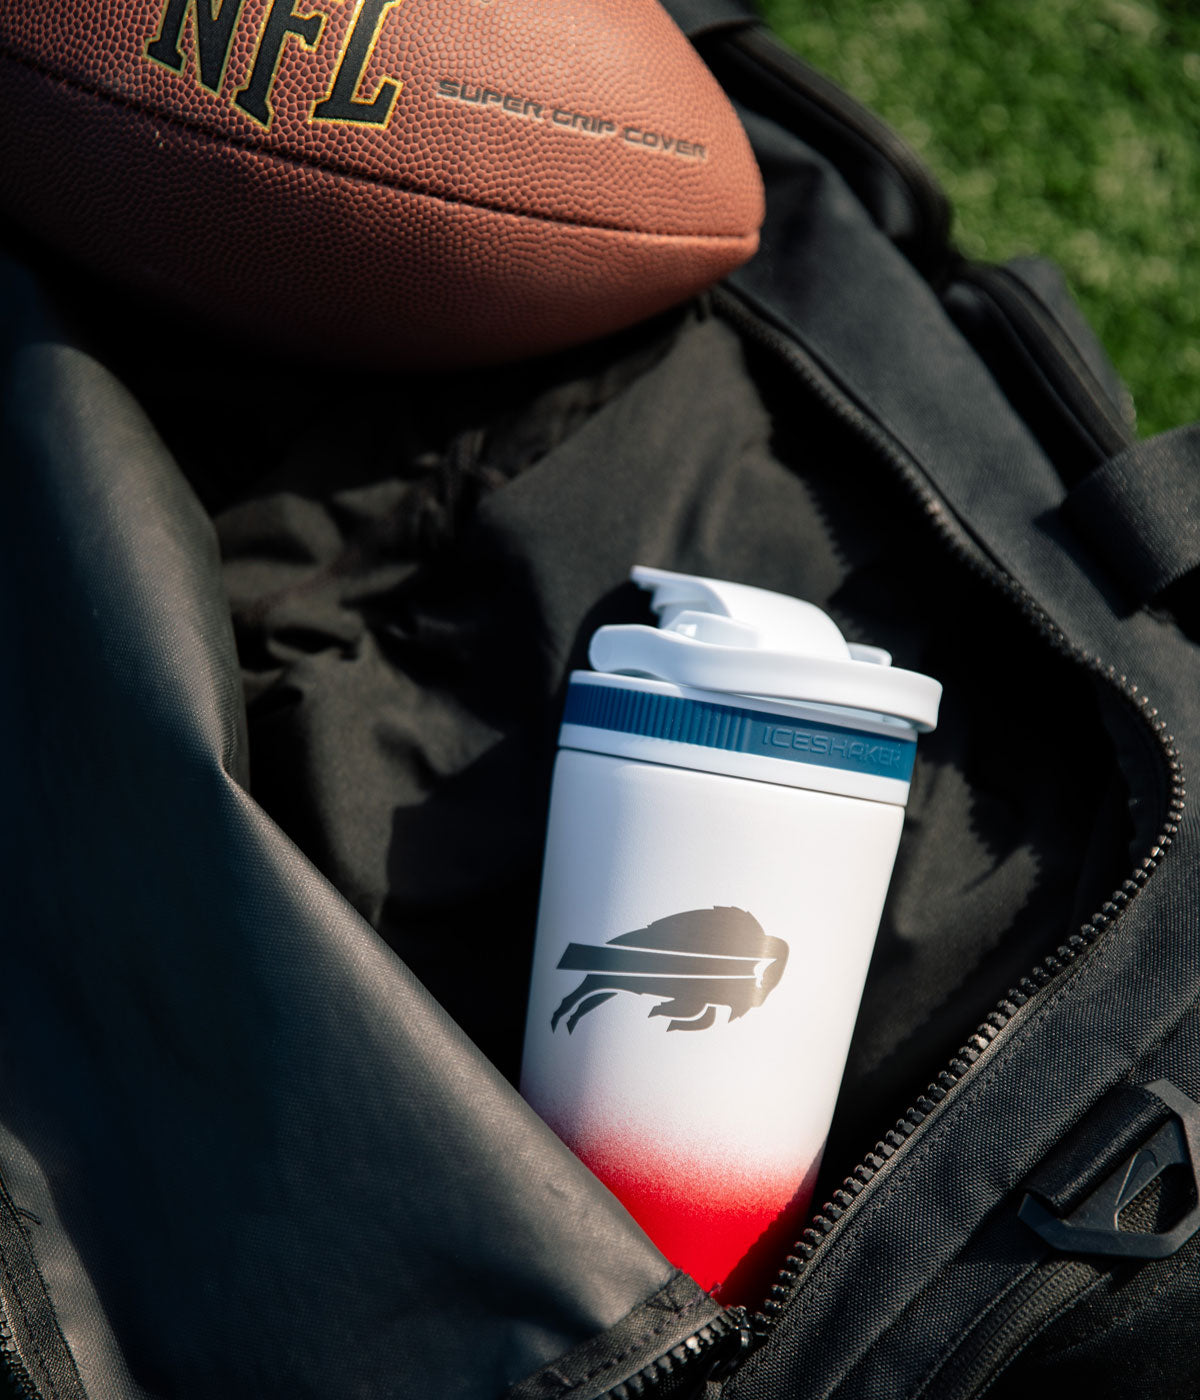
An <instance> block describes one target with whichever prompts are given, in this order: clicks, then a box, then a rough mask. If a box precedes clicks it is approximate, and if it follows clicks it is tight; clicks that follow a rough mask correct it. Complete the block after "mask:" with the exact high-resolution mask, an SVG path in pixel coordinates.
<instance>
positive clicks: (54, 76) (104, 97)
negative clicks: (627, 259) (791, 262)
mask: <svg viewBox="0 0 1200 1400" xmlns="http://www.w3.org/2000/svg"><path fill="white" fill-rule="evenodd" d="M0 59H8V60H9V61H10V62H13V63H17V64H19V65H21V66H22V67H24V68H28V69H29V70H30V71H31V72H34V73H37V74H38V75H39V76H41V77H43V78H48V79H50V81H51V82H55V83H61V84H62V86H63V87H66V88H74V89H75V90H76V91H77V92H81V93H84V94H86V95H87V96H88V97H94V98H96V99H97V100H99V101H101V102H108V103H111V104H112V105H113V106H114V107H124V108H125V109H126V110H128V111H131V112H134V113H136V114H137V115H138V116H140V117H144V118H146V119H148V120H151V121H157V122H162V123H163V124H164V125H166V126H172V127H178V128H179V129H180V130H182V131H185V132H187V133H188V134H189V135H191V136H195V137H199V138H200V139H202V140H205V141H208V142H211V143H213V144H215V145H228V146H232V147H234V148H235V149H236V150H239V151H244V152H246V153H247V154H249V155H255V156H262V157H265V158H266V159H268V160H271V161H277V162H279V163H280V164H282V165H287V166H296V167H299V168H300V169H308V170H315V171H318V172H319V173H321V174H322V175H330V176H333V177H335V178H337V179H340V180H354V181H356V182H358V183H360V184H365V185H379V186H381V187H382V188H384V189H391V190H396V191H397V192H398V193H400V194H407V195H414V196H416V197H417V198H420V199H432V200H437V201H438V202H439V203H441V204H448V205H460V206H461V207H462V208H464V209H478V210H479V211H480V212H481V213H485V214H502V215H504V216H505V217H506V218H510V219H532V220H534V221H535V222H537V223H543V224H553V225H555V226H556V227H558V228H564V229H571V228H578V229H587V230H589V231H592V232H596V233H629V234H635V235H640V236H643V237H646V238H670V239H678V240H680V241H692V242H697V243H737V242H744V241H745V240H747V239H750V238H753V237H754V236H755V234H756V232H757V230H754V229H749V230H747V231H746V232H744V233H674V232H671V231H668V230H664V229H647V228H632V227H628V226H626V225H624V224H604V223H586V222H584V221H583V220H581V219H564V218H558V217H557V216H555V215H553V214H538V213H534V212H532V211H530V210H524V209H505V208H504V206H503V205H500V204H486V203H484V202H483V201H480V200H472V199H463V198H459V197H457V196H454V195H446V194H438V193H436V192H434V191H432V190H427V189H422V188H421V187H420V186H419V185H417V184H415V183H411V182H406V181H403V180H397V179H394V178H390V177H388V176H387V175H382V174H376V173H370V174H365V173H360V172H358V171H354V170H343V169H340V168H339V167H338V166H336V165H328V164H326V163H325V162H324V161H320V160H312V159H309V158H306V157H304V156H298V155H292V154H284V153H281V152H277V151H268V150H264V148H263V147H262V146H258V145H255V144H254V143H253V142H252V141H247V140H246V139H245V138H243V137H240V136H238V135H236V134H219V133H216V132H213V131H209V130H207V129H206V128H205V127H203V126H199V125H197V124H196V123H194V122H191V121H188V120H186V119H185V118H183V117H177V116H171V115H166V114H163V113H160V112H158V111H155V110H154V109H153V108H150V107H143V106H140V105H139V104H138V103H137V102H135V101H133V100H131V99H130V98H127V97H122V96H120V95H119V94H116V93H111V92H104V91H103V90H102V89H100V88H97V87H94V86H92V85H91V84H90V83H85V82H82V81H81V80H80V79H78V78H69V77H66V76H64V75H63V74H61V73H55V72H54V71H53V70H52V69H50V68H47V67H45V65H44V64H42V63H41V62H40V61H38V60H36V59H31V58H29V57H28V56H27V55H25V54H22V53H19V52H16V51H14V50H13V49H10V48H6V47H5V46H4V45H3V44H0Z"/></svg>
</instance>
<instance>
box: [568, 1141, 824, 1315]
mask: <svg viewBox="0 0 1200 1400" xmlns="http://www.w3.org/2000/svg"><path fill="white" fill-rule="evenodd" d="M575 1150H576V1152H577V1153H578V1155H579V1156H580V1157H581V1158H582V1159H583V1161H584V1162H586V1163H587V1165H588V1166H589V1167H590V1168H591V1170H592V1171H593V1172H594V1173H595V1174H596V1176H598V1177H599V1178H600V1180H601V1181H603V1182H604V1184H605V1186H607V1187H608V1189H609V1190H610V1191H611V1192H612V1193H613V1195H614V1196H616V1197H617V1199H618V1200H619V1201H620V1202H621V1204H622V1205H623V1206H624V1207H625V1209H626V1210H628V1211H629V1213H630V1215H632V1216H633V1218H634V1219H635V1220H636V1221H637V1222H638V1224H639V1225H640V1226H641V1227H642V1229H643V1230H645V1232H646V1233H647V1234H648V1235H649V1236H650V1238H651V1239H652V1240H653V1241H654V1243H655V1244H656V1245H657V1246H658V1248H659V1249H660V1250H662V1252H663V1254H665V1255H666V1257H667V1258H668V1259H669V1260H670V1261H671V1263H672V1264H674V1265H676V1267H677V1268H680V1269H683V1270H684V1271H685V1272H686V1273H689V1274H691V1276H692V1277H693V1278H694V1279H695V1280H696V1282H697V1283H698V1284H699V1285H700V1286H701V1287H702V1288H704V1289H706V1290H707V1291H709V1292H711V1293H715V1294H716V1296H717V1297H718V1298H719V1299H720V1300H721V1302H722V1303H724V1304H725V1305H726V1306H729V1305H731V1304H735V1303H741V1304H743V1305H745V1306H747V1307H755V1306H757V1305H758V1304H759V1303H761V1302H762V1301H763V1299H764V1298H765V1297H766V1295H767V1292H768V1291H769V1289H770V1287H771V1285H772V1284H773V1283H774V1281H775V1276H776V1274H777V1273H778V1271H779V1269H780V1267H781V1265H782V1264H783V1261H784V1259H785V1258H786V1257H787V1254H788V1253H789V1251H790V1248H791V1246H792V1245H793V1244H794V1243H795V1241H796V1239H797V1238H798V1236H799V1234H800V1231H801V1230H802V1229H803V1228H804V1225H805V1224H806V1223H807V1216H808V1207H809V1202H810V1201H811V1199H812V1192H813V1186H814V1184H815V1181H816V1174H817V1167H818V1166H819V1165H820V1158H819V1157H818V1159H817V1160H816V1161H815V1162H813V1163H811V1164H810V1165H809V1167H808V1169H807V1170H805V1171H803V1172H802V1173H801V1172H800V1171H797V1172H795V1173H774V1174H771V1175H767V1174H760V1173H753V1172H749V1171H746V1170H745V1169H740V1168H737V1167H724V1166H711V1165H697V1164H696V1163H689V1162H686V1161H681V1160H680V1159H679V1158H678V1157H674V1156H671V1157H668V1156H666V1155H661V1156H658V1157H651V1156H648V1155H647V1154H646V1153H645V1152H644V1151H638V1150H635V1149H634V1148H633V1147H632V1146H630V1147H629V1148H628V1149H627V1150H622V1148H620V1147H617V1146H616V1145H615V1144H614V1146H613V1147H612V1148H609V1149H600V1150H597V1149H596V1147H595V1146H594V1145H592V1146H589V1148H588V1150H586V1151H580V1150H579V1149H578V1148H576V1149H575Z"/></svg>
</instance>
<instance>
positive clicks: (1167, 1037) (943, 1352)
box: [838, 998, 1200, 1400]
mask: <svg viewBox="0 0 1200 1400" xmlns="http://www.w3.org/2000/svg"><path fill="white" fill-rule="evenodd" d="M1198 1012H1200V998H1198V999H1197V1000H1196V1001H1194V1002H1193V1003H1192V1004H1191V1006H1190V1007H1189V1008H1188V1010H1187V1011H1185V1012H1184V1013H1183V1015H1182V1016H1180V1017H1179V1019H1178V1020H1177V1021H1176V1022H1175V1024H1174V1025H1173V1026H1172V1027H1171V1028H1170V1029H1169V1030H1167V1031H1164V1032H1163V1033H1162V1035H1161V1036H1159V1037H1158V1039H1157V1040H1156V1041H1154V1042H1152V1043H1151V1044H1150V1045H1148V1046H1146V1048H1145V1049H1144V1050H1142V1051H1141V1052H1140V1053H1139V1057H1138V1058H1139V1059H1142V1060H1144V1059H1148V1058H1149V1057H1150V1056H1151V1055H1153V1054H1157V1053H1158V1052H1159V1051H1160V1050H1164V1049H1165V1048H1166V1046H1167V1045H1168V1044H1169V1043H1170V1042H1171V1041H1172V1040H1174V1039H1175V1037H1176V1036H1178V1035H1179V1034H1180V1032H1181V1031H1182V1030H1183V1029H1184V1027H1185V1026H1186V1024H1187V1023H1188V1021H1189V1020H1190V1019H1191V1018H1192V1017H1194V1016H1195V1015H1197V1013H1198ZM1125 1082H1131V1081H1125ZM1135 1087H1140V1086H1135ZM1037 1267H1038V1266H1037V1265H1036V1264H1035V1265H1033V1266H1031V1267H1030V1268H1029V1269H1028V1270H1026V1271H1025V1273H1023V1274H1021V1275H1020V1276H1019V1278H1017V1279H1015V1280H1014V1281H1013V1283H1012V1284H1010V1285H1009V1287H1008V1288H1006V1289H1004V1291H1003V1292H1002V1293H1000V1294H999V1295H998V1296H997V1297H996V1298H995V1299H993V1301H992V1302H991V1303H990V1304H989V1305H988V1307H987V1308H986V1309H985V1310H984V1311H983V1312H981V1313H979V1314H978V1315H977V1316H976V1318H975V1319H974V1320H973V1322H972V1324H971V1327H970V1329H969V1331H968V1332H967V1333H959V1334H957V1335H955V1336H953V1337H950V1338H949V1339H948V1340H947V1341H946V1343H945V1344H944V1345H943V1346H942V1348H941V1349H940V1350H939V1351H938V1354H937V1356H936V1357H935V1358H934V1362H933V1365H932V1367H931V1368H930V1370H929V1371H928V1372H927V1373H926V1375H925V1376H924V1377H923V1378H922V1379H921V1380H920V1381H918V1382H917V1386H918V1388H917V1389H916V1390H914V1391H910V1392H908V1396H907V1400H920V1397H921V1395H922V1393H923V1392H924V1388H925V1387H927V1386H928V1385H929V1384H930V1382H931V1381H932V1380H934V1379H936V1376H937V1373H938V1371H939V1369H940V1368H941V1366H942V1365H943V1364H944V1363H945V1361H946V1358H947V1357H948V1356H949V1355H950V1354H951V1353H952V1352H953V1351H954V1350H955V1349H956V1348H957V1347H958V1345H959V1344H960V1343H961V1341H962V1340H963V1337H964V1336H967V1335H969V1334H970V1332H973V1331H974V1330H975V1328H976V1327H977V1326H978V1325H979V1324H980V1323H981V1322H982V1321H983V1320H984V1319H985V1318H987V1317H988V1316H990V1315H991V1314H992V1313H993V1312H994V1311H995V1309H996V1307H997V1306H998V1305H999V1303H1000V1302H1001V1301H1002V1300H1003V1299H1004V1298H1006V1297H1008V1296H1009V1294H1010V1293H1011V1292H1012V1290H1013V1288H1015V1287H1017V1286H1018V1284H1020V1283H1021V1282H1023V1281H1024V1280H1025V1279H1027V1278H1028V1277H1029V1276H1030V1274H1032V1273H1033V1272H1034V1270H1035V1269H1036V1268H1037ZM1171 1277H1174V1275H1171ZM1159 1286H1160V1285H1156V1286H1155V1288H1154V1289H1153V1290H1152V1291H1151V1293H1149V1294H1147V1295H1146V1297H1145V1298H1143V1299H1142V1300H1141V1302H1139V1303H1131V1304H1130V1305H1129V1308H1128V1312H1129V1313H1132V1312H1135V1311H1136V1310H1137V1309H1138V1308H1139V1307H1141V1306H1143V1305H1144V1304H1145V1303H1147V1302H1149V1300H1150V1298H1152V1297H1153V1296H1154V1293H1156V1292H1158V1289H1159ZM1089 1292H1090V1290H1089ZM1086 1297H1087V1294H1083V1295H1081V1296H1080V1297H1077V1298H1073V1299H1071V1300H1070V1301H1069V1302H1067V1303H1064V1304H1063V1305H1062V1307H1060V1308H1058V1309H1057V1310H1056V1311H1055V1312H1054V1314H1053V1316H1052V1317H1051V1318H1050V1319H1048V1320H1047V1322H1046V1323H1045V1324H1044V1325H1043V1326H1042V1327H1041V1328H1040V1329H1039V1330H1038V1331H1037V1332H1036V1333H1035V1334H1034V1335H1033V1336H1032V1337H1030V1338H1029V1340H1028V1341H1026V1342H1024V1343H1023V1344H1022V1345H1021V1346H1020V1347H1019V1348H1018V1350H1017V1351H1016V1352H1014V1353H1013V1355H1012V1356H1011V1357H1008V1358H1006V1359H1005V1363H1004V1364H1005V1367H1006V1368H1007V1367H1008V1366H1010V1365H1012V1364H1013V1362H1015V1361H1016V1360H1017V1358H1018V1357H1019V1356H1021V1355H1022V1354H1023V1353H1024V1352H1025V1351H1026V1350H1027V1349H1028V1348H1029V1347H1030V1346H1032V1345H1033V1344H1034V1342H1036V1341H1037V1340H1038V1338H1039V1337H1041V1336H1042V1335H1043V1334H1044V1332H1045V1329H1046V1326H1049V1325H1050V1323H1052V1322H1054V1321H1056V1320H1057V1319H1058V1318H1059V1317H1061V1316H1062V1314H1063V1312H1065V1311H1067V1310H1068V1309H1070V1308H1073V1307H1075V1306H1076V1304H1077V1303H1080V1302H1083V1301H1084V1300H1085V1299H1086ZM908 1306H909V1305H907V1304H906V1305H905V1309H903V1310H902V1311H901V1313H900V1314H898V1316H897V1319H896V1320H897V1321H898V1320H899V1317H900V1316H903V1312H904V1311H906V1310H907V1307H908ZM1126 1315H1127V1314H1126V1313H1125V1312H1122V1313H1121V1314H1119V1315H1118V1320H1119V1318H1122V1317H1125V1316H1126ZM889 1325H891V1324H889ZM1114 1325H1115V1323H1114ZM1072 1345H1078V1343H1073V1344H1072ZM838 1383H839V1384H841V1382H840V1381H839V1382H838ZM989 1385H990V1382H989ZM983 1393H984V1392H983V1391H981V1392H980V1394H981V1395H982V1394H983Z"/></svg>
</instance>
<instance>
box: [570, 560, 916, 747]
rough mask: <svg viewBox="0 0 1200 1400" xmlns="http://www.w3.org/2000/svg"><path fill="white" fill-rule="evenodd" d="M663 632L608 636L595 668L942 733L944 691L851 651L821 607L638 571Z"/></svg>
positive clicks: (600, 634)
mask: <svg viewBox="0 0 1200 1400" xmlns="http://www.w3.org/2000/svg"><path fill="white" fill-rule="evenodd" d="M631 577H632V579H633V581H634V583H636V584H637V585H638V586H639V587H640V588H645V589H647V590H649V591H650V592H651V593H652V594H653V597H652V599H651V603H650V606H651V607H652V608H653V609H654V611H655V612H656V613H657V614H658V617H659V624H658V626H657V627H645V626H642V625H641V624H635V623H631V624H625V625H620V626H610V627H601V628H599V629H598V630H597V632H596V633H595V635H594V636H593V637H592V644H591V646H590V648H589V650H588V659H589V660H590V661H591V663H592V665H593V667H594V668H595V669H596V670H597V671H607V672H609V673H610V674H616V675H627V676H650V677H652V678H653V679H655V680H661V681H670V682H672V683H674V684H675V685H686V686H692V687H694V688H695V689H697V690H711V691H717V692H718V693H721V694H732V695H757V696H769V697H772V698H777V699H785V700H805V701H808V702H810V703H815V704H819V705H838V706H845V707H848V708H850V709H855V710H866V711H869V712H871V713H873V714H882V715H893V716H895V717H896V718H897V719H902V720H905V721H907V722H908V723H909V724H911V725H913V726H914V728H916V729H921V730H929V729H933V728H935V727H936V725H937V716H938V703H939V701H940V700H941V697H942V687H941V683H940V682H938V681H935V680H933V679H932V677H930V676H922V675H920V674H918V673H917V672H916V671H902V670H899V669H898V668H896V667H894V666H893V665H892V664H891V662H892V658H891V656H890V655H889V654H888V653H887V652H886V651H883V650H881V649H880V648H879V647H868V646H859V645H858V644H856V643H854V642H849V643H848V642H847V641H846V640H845V638H844V637H843V636H842V634H841V632H840V631H839V630H838V628H837V625H836V624H835V623H834V622H833V621H832V619H831V618H829V617H827V616H826V614H825V613H823V612H822V611H821V609H820V608H818V607H814V605H813V604H812V603H805V602H801V600H800V599H799V598H789V597H786V596H785V595H784V594H782V593H770V592H768V591H767V590H766V589H764V588H751V587H749V585H747V584H744V583H726V582H724V581H723V580H721V579H712V578H697V577H695V576H694V575H692V574H676V573H672V572H671V571H669V570H667V569H651V568H647V567H646V566H645V565H643V564H637V565H635V566H634V568H633V569H632V571H631Z"/></svg>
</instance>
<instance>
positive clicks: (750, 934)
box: [521, 566, 942, 1302]
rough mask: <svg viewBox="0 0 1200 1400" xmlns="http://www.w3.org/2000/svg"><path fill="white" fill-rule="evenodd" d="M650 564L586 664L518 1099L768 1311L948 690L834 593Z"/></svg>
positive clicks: (693, 1268)
mask: <svg viewBox="0 0 1200 1400" xmlns="http://www.w3.org/2000/svg"><path fill="white" fill-rule="evenodd" d="M633 579H634V582H635V583H637V584H639V585H640V586H641V587H642V588H645V589H648V590H650V591H651V592H652V594H653V601H652V606H653V609H654V611H655V612H656V613H657V614H658V617H659V626H658V627H657V628H654V627H647V626H638V625H631V626H614V627H601V628H600V629H599V630H598V631H597V633H596V635H595V636H594V638H593V639H592V643H591V648H590V651H589V660H590V661H591V663H592V665H593V667H594V668H595V670H593V671H576V672H574V673H573V674H572V676H571V678H570V686H569V690H568V694H567V702H566V710H565V714H564V718H563V724H562V731H561V735H560V740H559V742H560V746H561V747H560V750H559V753H558V757H557V759H556V762H555V768H554V780H553V786H552V789H551V797H550V818H549V830H548V835H547V843H546V854H545V866H544V871H543V876H542V892H541V904H540V908H539V913H538V926H537V942H536V947H535V952H534V963H533V977H532V985H531V991H530V999H529V1015H528V1021H527V1025H526V1031H525V1052H524V1060H523V1064H522V1073H521V1092H522V1094H523V1095H524V1096H525V1098H526V1099H527V1100H528V1102H529V1103H530V1104H531V1105H532V1106H533V1108H534V1109H536V1110H537V1112H538V1113H539V1114H540V1115H541V1116H542V1117H543V1118H544V1119H545V1120H546V1122H547V1123H549V1124H550V1126H551V1127H552V1128H553V1129H554V1130H555V1131H556V1132H557V1133H558V1135H559V1136H560V1137H561V1138H562V1139H563V1140H564V1141H565V1142H566V1143H567V1145H568V1146H569V1147H571V1148H572V1150H573V1151H574V1152H575V1153H576V1154H577V1155H578V1156H579V1157H581V1158H582V1159H583V1161H584V1162H586V1163H587V1164H588V1166H589V1167H591V1168H592V1170H593V1171H594V1172H595V1173H596V1175H597V1176H599V1177H600V1179H601V1180H602V1181H604V1182H605V1183H606V1184H607V1185H608V1186H609V1188H610V1189H611V1190H612V1191H613V1192H614V1193H615V1194H616V1195H617V1196H618V1197H619V1198H620V1199H621V1200H622V1201H623V1202H624V1204H625V1205H626V1207H627V1208H628V1209H629V1211H630V1213H631V1214H632V1215H633V1216H634V1217H635V1218H636V1219H637V1220H638V1221H639V1222H640V1223H641V1225H642V1226H643V1228H644V1229H645V1230H646V1232H647V1233H648V1234H649V1235H650V1237H651V1238H652V1239H653V1240H654V1241H655V1243H656V1244H657V1245H658V1247H659V1248H660V1249H661V1250H662V1251H663V1253H664V1254H665V1255H666V1256H667V1257H668V1258H669V1259H670V1260H671V1261H672V1262H673V1263H674V1264H676V1265H678V1266H679V1267H680V1268H682V1269H685V1270H686V1271H687V1272H689V1273H690V1274H692V1276H693V1277H694V1278H695V1279H696V1280H697V1281H698V1282H699V1283H700V1284H701V1285H702V1286H703V1287H705V1288H710V1289H712V1288H716V1289H718V1290H719V1292H720V1295H721V1297H722V1299H723V1301H725V1302H736V1301H745V1302H751V1301H754V1297H755V1294H756V1291H757V1292H758V1293H759V1294H761V1292H762V1291H763V1290H764V1289H765V1287H766V1285H767V1284H768V1283H769V1281H770V1280H769V1277H767V1275H766V1274H765V1273H764V1272H763V1270H764V1269H765V1268H767V1267H768V1266H769V1264H778V1261H779V1260H780V1259H781V1258H782V1257H783V1255H784V1254H786V1252H787V1246H788V1245H789V1244H790V1243H791V1242H792V1240H794V1239H795V1237H796V1233H798V1230H799V1229H800V1228H802V1227H803V1224H804V1223H805V1215H806V1211H807V1208H808V1204H809V1197H810V1195H811V1193H812V1187H813V1182H814V1178H815V1176H816V1170H817V1167H818V1165H819V1162H820V1157H821V1152H822V1149H823V1147H824V1143H825V1138H826V1135H827V1133H828V1129H829V1123H830V1119H831V1118H832V1116H833V1107H834V1101H835V1099H836V1097H837V1091H838V1084H839V1081H840V1079H841V1075H842V1069H843V1066H844V1064H845V1059H846V1052H847V1049H848V1047H849V1044H850V1036H851V1032H852V1030H853V1028H854V1021H855V1017H856V1015H857V1012H858V1004H859V1000H860V997H861V994H862V986H863V982H864V979H865V977H866V972H867V964H868V963H869V961H870V957H871V949H872V945H873V943H874V939H875V932H876V928H877V926H878V923H879V917H880V913H881V911H882V908H883V902H884V897H885V895H886V894H887V888H888V881H889V879H890V877H891V872H892V865H893V862H894V860H895V856H896V848H897V845H898V843H899V840H900V829H901V826H902V824H903V821H904V804H905V801H906V799H907V797H908V785H909V778H910V775H911V773H912V768H913V759H914V755H915V751H916V737H917V732H918V731H921V730H929V729H932V728H933V727H934V726H935V724H936V723H937V710H938V703H939V700H940V698H941V689H942V688H941V686H940V684H939V683H938V682H937V681H935V680H932V679H931V678H930V677H928V676H922V675H918V674H916V673H914V672H911V671H902V670H899V669H897V668H895V667H893V666H892V665H891V664H890V661H891V658H890V657H889V655H888V654H887V653H886V652H884V651H881V650H879V649H878V648H874V647H864V646H857V645H854V644H847V643H846V641H845V640H844V639H843V637H842V635H841V633H840V632H839V631H838V629H837V627H836V625H835V624H834V623H833V622H832V621H831V620H830V618H828V617H827V616H826V615H825V614H824V613H823V612H822V611H821V610H820V609H819V608H816V607H814V606H813V605H812V604H810V603H804V602H800V601H799V600H797V599H795V598H788V597H784V596H783V595H781V594H778V593H769V592H766V591H765V590H763V589H759V588H750V587H748V586H746V585H743V584H736V583H726V582H721V581H719V580H716V579H706V578H695V577H691V576H689V575H685V574H677V573H670V572H668V571H666V570H663V569H650V568H644V567H640V566H639V567H637V568H635V569H634V570H633ZM756 1242H758V1247H757V1249H754V1248H752V1246H755V1245H756Z"/></svg>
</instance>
